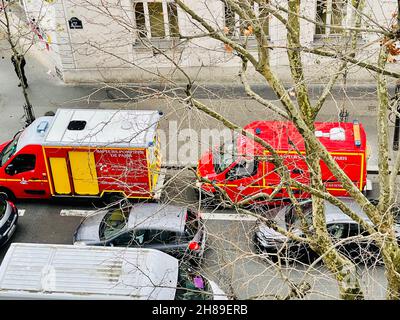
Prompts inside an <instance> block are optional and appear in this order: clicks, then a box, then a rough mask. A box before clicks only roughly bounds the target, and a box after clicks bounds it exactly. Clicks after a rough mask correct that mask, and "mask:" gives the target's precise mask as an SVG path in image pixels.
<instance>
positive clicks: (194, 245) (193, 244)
mask: <svg viewBox="0 0 400 320" xmlns="http://www.w3.org/2000/svg"><path fill="white" fill-rule="evenodd" d="M189 249H190V250H191V251H196V250H199V249H200V245H199V244H198V243H197V242H196V241H191V242H190V243H189Z"/></svg>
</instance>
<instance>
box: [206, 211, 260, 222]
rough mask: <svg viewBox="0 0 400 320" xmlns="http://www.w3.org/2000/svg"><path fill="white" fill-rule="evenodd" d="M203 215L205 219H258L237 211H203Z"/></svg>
mask: <svg viewBox="0 0 400 320" xmlns="http://www.w3.org/2000/svg"><path fill="white" fill-rule="evenodd" d="M201 216H202V218H203V219H205V220H230V221H257V218H256V217H253V216H250V215H242V214H237V213H215V212H214V213H211V212H202V213H201Z"/></svg>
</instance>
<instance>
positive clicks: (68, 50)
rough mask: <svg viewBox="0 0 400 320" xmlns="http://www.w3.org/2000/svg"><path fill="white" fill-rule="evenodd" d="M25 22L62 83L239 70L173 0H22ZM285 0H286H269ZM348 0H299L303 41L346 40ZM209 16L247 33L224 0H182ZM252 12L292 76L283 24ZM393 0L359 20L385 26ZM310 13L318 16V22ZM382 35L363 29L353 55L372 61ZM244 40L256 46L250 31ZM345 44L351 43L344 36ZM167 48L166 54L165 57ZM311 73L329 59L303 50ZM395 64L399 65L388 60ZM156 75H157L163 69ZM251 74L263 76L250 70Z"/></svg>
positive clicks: (206, 78)
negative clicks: (355, 52)
mask: <svg viewBox="0 0 400 320" xmlns="http://www.w3.org/2000/svg"><path fill="white" fill-rule="evenodd" d="M21 1H22V2H23V7H24V9H25V11H26V14H27V17H28V20H29V21H28V22H29V25H30V27H31V29H32V31H33V32H34V33H35V34H36V35H37V42H36V48H35V51H36V53H37V54H38V55H40V56H41V58H42V59H43V61H45V62H46V63H48V64H49V67H50V68H51V70H52V71H54V72H55V73H56V74H57V75H58V76H59V77H60V78H61V79H62V80H63V81H65V82H66V83H88V82H98V81H104V82H135V83H143V82H149V81H152V82H154V81H157V82H163V81H164V80H163V77H173V78H175V80H178V81H179V80H182V79H183V75H182V73H180V72H179V71H177V70H176V67H175V66H174V63H176V64H179V66H181V67H183V68H184V70H185V72H187V73H188V74H189V75H191V76H193V77H196V79H197V81H203V82H216V83H226V82H227V81H228V82H232V78H233V77H235V76H236V75H237V73H238V70H239V69H238V68H239V67H240V61H239V59H238V58H237V56H236V55H235V54H234V53H233V52H232V51H231V50H229V48H226V47H225V46H224V45H223V44H222V43H220V42H218V41H216V40H213V39H211V38H209V37H203V36H202V35H203V34H204V31H203V30H202V29H201V28H200V27H199V25H198V23H195V22H194V21H193V20H192V19H190V18H189V16H188V15H187V14H186V13H185V12H183V11H182V10H181V9H180V8H179V7H178V6H177V5H176V4H175V3H174V0H141V1H137V0H30V1H27V0H21ZM273 1H274V2H276V3H279V2H280V3H281V5H282V6H285V3H286V2H287V1H283V0H273ZM347 2H348V0H303V1H302V9H301V15H303V16H304V17H305V19H302V20H301V42H302V44H303V45H304V46H307V47H311V48H315V47H321V46H324V47H328V48H329V47H331V48H332V47H340V46H342V45H344V44H345V39H344V38H343V34H342V31H343V30H342V29H340V28H335V27H331V26H340V25H342V26H346V25H349V23H350V19H351V17H352V9H351V6H349V5H348V4H347ZM185 3H186V4H187V5H188V6H189V7H190V8H192V9H193V10H194V11H195V12H196V13H197V14H199V15H200V16H201V17H203V18H204V19H205V20H206V21H207V22H208V23H210V24H211V25H213V26H214V27H216V28H217V29H219V30H221V32H224V33H225V34H227V35H228V36H230V37H232V38H236V39H238V38H240V39H241V40H244V39H243V38H244V37H245V35H244V34H245V27H246V22H245V21H241V19H240V18H239V17H238V16H237V15H235V14H234V13H233V12H232V10H230V8H229V7H228V6H227V5H225V4H224V1H221V0H185ZM254 6H255V7H254V12H255V13H256V15H257V19H263V20H262V21H265V22H264V23H263V29H264V32H265V33H266V34H268V38H269V45H270V46H271V47H272V48H273V49H271V50H270V62H271V65H272V67H273V68H274V70H275V71H276V72H277V73H278V74H279V75H280V76H281V77H282V78H283V79H284V80H285V79H287V80H288V81H289V79H290V76H289V69H288V59H287V52H286V49H285V47H286V39H287V38H286V32H287V31H286V28H285V26H284V25H283V24H282V23H281V22H280V21H279V20H278V19H276V18H275V17H273V16H269V15H267V14H265V13H264V12H263V10H261V9H260V8H259V6H258V5H257V4H255V5H254ZM396 10H397V0H379V1H378V0H366V5H365V9H364V16H363V28H378V25H381V26H384V27H386V28H387V27H389V26H390V24H391V23H393V13H394V12H396ZM313 21H317V22H318V23H317V24H315V23H314V22H313ZM380 37H382V35H380V34H377V33H374V32H365V33H361V34H360V36H359V39H358V41H359V46H360V47H361V48H362V50H360V51H359V52H358V53H357V57H358V58H360V59H362V60H363V61H371V62H376V57H377V53H378V51H379V44H380ZM247 41H248V42H247V43H248V48H249V50H250V51H251V52H253V53H254V54H256V53H257V46H256V42H255V40H254V39H253V38H252V35H249V36H248V37H247ZM347 45H348V43H347ZM166 56H167V57H166ZM303 59H304V60H303V62H304V65H305V66H306V68H305V69H306V73H307V76H308V77H309V79H310V81H313V82H316V83H321V82H324V79H325V77H326V75H327V74H329V72H328V70H331V69H332V72H334V70H335V67H336V65H332V60H330V59H326V58H321V57H318V56H315V55H311V54H309V55H307V54H304V57H303ZM393 68H397V65H395V64H393ZM160 76H161V77H160ZM349 77H352V78H353V79H354V81H359V82H360V83H361V82H368V79H370V75H369V73H368V72H366V71H363V70H361V69H360V68H357V67H352V68H351V69H350V72H349ZM251 79H252V81H253V82H258V81H260V80H261V79H259V78H258V77H257V75H256V74H255V73H253V77H251Z"/></svg>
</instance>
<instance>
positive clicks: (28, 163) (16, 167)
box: [6, 154, 36, 175]
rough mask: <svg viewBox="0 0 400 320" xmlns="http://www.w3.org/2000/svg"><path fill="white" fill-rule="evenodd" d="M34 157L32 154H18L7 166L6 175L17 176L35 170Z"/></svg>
mask: <svg viewBox="0 0 400 320" xmlns="http://www.w3.org/2000/svg"><path fill="white" fill-rule="evenodd" d="M35 165H36V156H35V155H34V154H19V155H17V156H16V157H15V158H14V159H13V160H12V161H11V163H10V164H9V165H8V166H7V168H6V172H7V173H8V174H11V175H12V174H17V173H21V172H26V171H31V170H34V169H35Z"/></svg>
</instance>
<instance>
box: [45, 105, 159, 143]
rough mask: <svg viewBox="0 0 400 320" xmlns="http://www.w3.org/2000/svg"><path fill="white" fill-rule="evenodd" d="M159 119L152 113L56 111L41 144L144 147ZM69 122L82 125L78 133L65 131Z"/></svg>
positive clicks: (150, 141) (137, 111)
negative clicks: (81, 123)
mask: <svg viewBox="0 0 400 320" xmlns="http://www.w3.org/2000/svg"><path fill="white" fill-rule="evenodd" d="M160 117H161V115H160V113H159V112H158V111H154V110H101V109H100V110H99V109H96V110H95V109H58V110H57V113H56V115H55V117H54V121H53V124H52V125H51V127H50V130H49V132H48V133H47V135H46V136H45V139H44V142H43V144H44V145H47V146H88V147H98V146H101V147H123V148H128V147H130V148H147V147H149V146H150V145H151V143H152V142H153V140H154V136H155V134H156V130H157V124H158V122H159V120H160ZM71 121H84V122H86V124H85V126H84V128H83V129H82V130H69V129H68V126H69V124H70V123H71Z"/></svg>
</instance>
